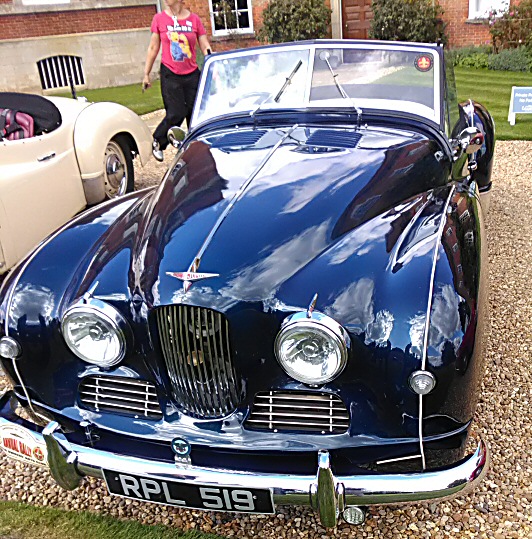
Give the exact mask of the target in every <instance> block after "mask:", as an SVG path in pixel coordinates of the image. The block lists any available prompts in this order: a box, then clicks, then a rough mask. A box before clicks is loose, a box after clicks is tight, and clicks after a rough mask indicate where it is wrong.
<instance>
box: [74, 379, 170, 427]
mask: <svg viewBox="0 0 532 539" xmlns="http://www.w3.org/2000/svg"><path fill="white" fill-rule="evenodd" d="M79 400H80V403H81V404H82V405H83V406H85V407H86V408H89V409H91V410H96V411H97V412H103V411H106V412H116V413H119V414H124V415H133V416H143V417H150V418H155V419H159V418H161V417H162V415H163V414H162V412H161V407H160V406H159V400H158V399H157V393H156V391H155V386H154V385H153V384H152V383H151V382H146V381H144V380H135V379H133V378H123V377H115V376H88V377H86V378H83V380H82V381H81V383H80V385H79Z"/></svg>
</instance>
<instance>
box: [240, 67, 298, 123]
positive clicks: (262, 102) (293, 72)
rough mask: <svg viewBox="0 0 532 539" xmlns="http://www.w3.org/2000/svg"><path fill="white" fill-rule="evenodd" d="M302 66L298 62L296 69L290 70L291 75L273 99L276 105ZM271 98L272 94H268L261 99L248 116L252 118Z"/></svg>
mask: <svg viewBox="0 0 532 539" xmlns="http://www.w3.org/2000/svg"><path fill="white" fill-rule="evenodd" d="M302 65H303V60H299V62H297V64H296V67H294V69H293V70H292V73H290V75H288V77H286V80H285V81H284V83H283V85H282V86H281V89H280V90H279V91H278V92H277V95H276V96H275V97H274V99H273V100H274V101H275V102H276V103H279V99H281V96H282V95H283V94H284V92H285V90H286V89H287V88H288V85H289V84H290V83H291V82H292V79H293V78H294V75H295V74H296V73H297V72H298V71H299V68H300V67H301V66H302ZM272 97H273V92H272V93H271V94H269V95H268V96H267V97H266V98H265V99H263V100H262V101H261V102H260V103H259V104H258V105H257V106H256V107H255V108H254V109H253V110H252V111H251V112H250V113H249V115H250V116H251V117H252V118H254V117H255V113H256V112H257V111H258V110H260V108H261V107H262V105H264V103H266V102H267V101H269V100H270V99H271V98H272Z"/></svg>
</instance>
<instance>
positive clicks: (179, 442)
mask: <svg viewBox="0 0 532 539" xmlns="http://www.w3.org/2000/svg"><path fill="white" fill-rule="evenodd" d="M191 449H192V448H191V447H190V444H189V443H188V442H187V441H186V440H185V439H184V438H174V439H173V440H172V451H173V452H174V453H175V454H176V455H177V456H178V457H188V455H190V450H191Z"/></svg>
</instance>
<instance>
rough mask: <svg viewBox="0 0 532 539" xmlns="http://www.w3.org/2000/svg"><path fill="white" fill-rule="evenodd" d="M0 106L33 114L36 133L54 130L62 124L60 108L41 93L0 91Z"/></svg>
mask: <svg viewBox="0 0 532 539" xmlns="http://www.w3.org/2000/svg"><path fill="white" fill-rule="evenodd" d="M0 108H3V109H13V110H16V111H19V112H25V113H26V114H29V115H30V116H32V117H33V122H34V126H35V133H36V134H39V133H47V132H49V131H53V130H54V129H57V128H58V127H59V126H60V125H61V113H60V112H59V109H58V108H57V107H56V106H55V105H54V104H53V103H52V102H51V101H50V100H48V99H46V98H45V97H42V96H40V95H35V94H22V93H16V92H0Z"/></svg>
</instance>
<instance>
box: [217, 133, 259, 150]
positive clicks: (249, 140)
mask: <svg viewBox="0 0 532 539" xmlns="http://www.w3.org/2000/svg"><path fill="white" fill-rule="evenodd" d="M265 133H266V131H264V130H259V129H257V130H253V131H238V132H236V133H227V135H223V136H221V137H216V138H215V139H211V140H212V143H211V146H212V147H213V148H239V147H241V146H253V145H255V144H257V142H258V141H259V140H260V139H261V138H262V137H263V136H264V134H265Z"/></svg>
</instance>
